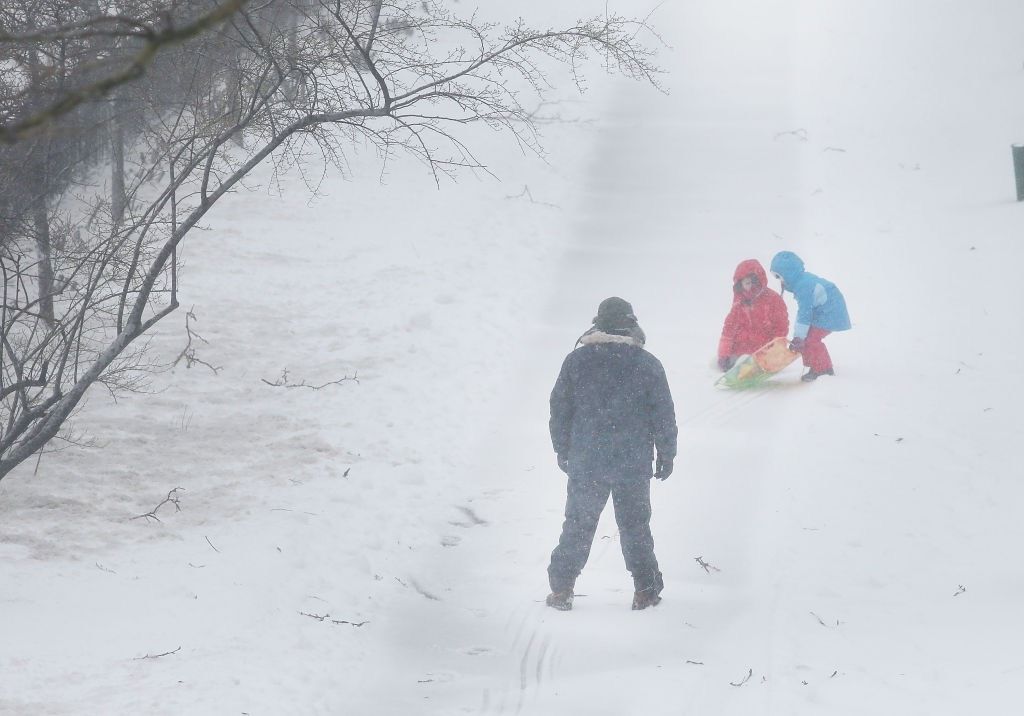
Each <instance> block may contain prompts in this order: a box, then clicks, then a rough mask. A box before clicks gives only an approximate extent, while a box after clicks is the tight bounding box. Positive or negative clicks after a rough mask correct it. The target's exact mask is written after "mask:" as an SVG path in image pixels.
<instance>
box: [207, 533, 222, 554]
mask: <svg viewBox="0 0 1024 716" xmlns="http://www.w3.org/2000/svg"><path fill="white" fill-rule="evenodd" d="M203 539H205V540H206V544H208V545H210V546H211V547H213V542H211V541H210V538H209V537H207V536H206V535H203ZM213 551H214V552H216V553H217V554H220V550H219V549H217V548H216V547H213Z"/></svg>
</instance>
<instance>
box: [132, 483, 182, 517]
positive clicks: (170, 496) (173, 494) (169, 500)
mask: <svg viewBox="0 0 1024 716" xmlns="http://www.w3.org/2000/svg"><path fill="white" fill-rule="evenodd" d="M179 492H184V489H182V488H180V487H175V488H174V489H173V490H171V491H170V492H168V493H167V497H165V498H164V499H162V500H161V501H160V503H159V504H158V505H157V506H156V507H154V508H153V509H152V510H150V511H149V512H147V513H145V514H142V515H135V517H132V518H131V519H133V520H141V519H147V520H155V521H157V522H160V518H159V517H157V516H156V513H157V510H159V509H160V508H161V507H163V506H164V505H168V504H170V505H174V511H175V512H181V503H180V502H179V499H180V498H179V497H178V493H179Z"/></svg>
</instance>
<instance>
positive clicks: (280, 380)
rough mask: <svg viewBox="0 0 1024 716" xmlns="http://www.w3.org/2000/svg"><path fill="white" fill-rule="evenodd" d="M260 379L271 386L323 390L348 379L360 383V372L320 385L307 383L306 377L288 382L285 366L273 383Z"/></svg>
mask: <svg viewBox="0 0 1024 716" xmlns="http://www.w3.org/2000/svg"><path fill="white" fill-rule="evenodd" d="M260 380H262V381H263V382H264V383H266V384H267V385H269V386H271V387H272V388H309V389H310V390H321V389H322V388H326V387H327V386H329V385H341V384H342V383H344V382H346V381H349V380H352V381H355V382H356V383H358V382H359V373H358V372H356V374H355V375H352V376H348V375H346V376H342V377H341V378H338V379H337V380H330V381H328V382H326V383H321V384H320V385H311V384H310V383H307V382H306V381H305V379H303V380H301V381H299V382H298V383H289V382H288V369H287V368H285V369H284V370H282V371H281V377H280V378H278V379H277V380H275V381H274V382H273V383H271V382H270V381H269V380H267V379H266V378H260Z"/></svg>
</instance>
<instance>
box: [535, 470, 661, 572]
mask: <svg viewBox="0 0 1024 716" xmlns="http://www.w3.org/2000/svg"><path fill="white" fill-rule="evenodd" d="M568 492H569V494H568V497H567V499H566V502H565V522H564V523H563V524H562V536H561V537H560V538H559V539H558V546H557V547H555V550H554V552H552V553H551V564H550V565H549V566H548V581H549V582H550V584H551V591H553V592H564V591H568V590H570V589H572V588H573V585H575V583H576V578H577V577H578V576H579V575H580V572H582V571H583V566H584V565H585V564H586V563H587V558H588V557H590V546H591V544H593V541H594V533H595V532H596V531H597V521H598V519H599V518H600V517H601V512H602V511H603V510H604V506H605V505H606V504H607V503H608V495H609V494H610V495H611V497H612V504H613V505H614V506H615V523H616V524H617V525H618V527H619V541H620V542H621V546H622V556H623V558H625V560H626V569H628V570H629V572H630V573H631V574H632V575H633V584H634V587H635V588H636V589H637V590H642V589H649V588H650V587H651V586H652V585H654V584H655V583H658V584H660V582H661V573H660V572H659V571H658V560H657V558H655V556H654V537H652V536H651V481H650V480H649V479H643V478H641V479H638V480H622V481H614V482H613V481H610V480H603V479H595V478H591V477H579V476H576V477H570V478H569V488H568Z"/></svg>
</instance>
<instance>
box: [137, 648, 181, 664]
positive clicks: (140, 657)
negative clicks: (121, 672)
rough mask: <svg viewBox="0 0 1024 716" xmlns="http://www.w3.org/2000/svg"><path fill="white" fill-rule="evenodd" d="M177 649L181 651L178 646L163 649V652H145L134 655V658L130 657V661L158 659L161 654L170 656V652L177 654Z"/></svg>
mask: <svg viewBox="0 0 1024 716" xmlns="http://www.w3.org/2000/svg"><path fill="white" fill-rule="evenodd" d="M179 651H181V647H180V646H179V647H178V648H177V649H173V650H172V651H165V652H164V653H163V654H146V655H145V656H136V657H135V658H134V659H132V661H142V660H143V659H159V658H160V657H161V656H170V655H171V654H177V653H178V652H179Z"/></svg>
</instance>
